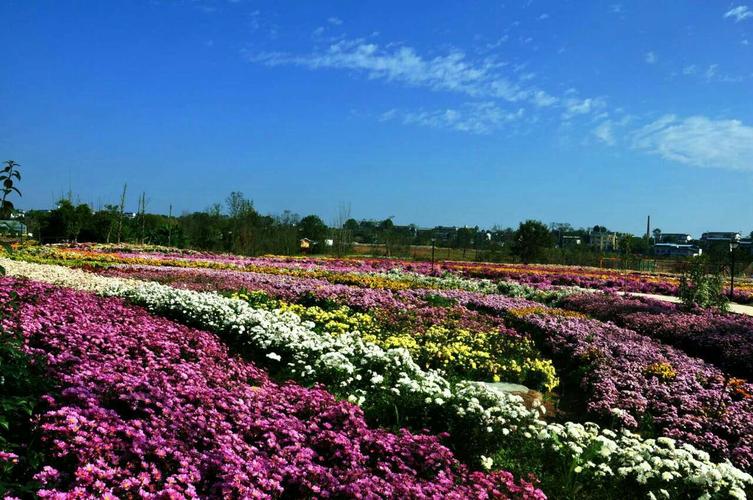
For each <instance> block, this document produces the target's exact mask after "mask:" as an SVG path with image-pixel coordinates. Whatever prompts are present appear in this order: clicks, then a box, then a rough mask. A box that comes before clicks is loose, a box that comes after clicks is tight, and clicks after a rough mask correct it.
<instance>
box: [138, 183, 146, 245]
mask: <svg viewBox="0 0 753 500" xmlns="http://www.w3.org/2000/svg"><path fill="white" fill-rule="evenodd" d="M139 212H140V213H141V244H142V245H143V244H144V232H145V229H146V192H143V191H142V193H141V199H140V200H139Z"/></svg>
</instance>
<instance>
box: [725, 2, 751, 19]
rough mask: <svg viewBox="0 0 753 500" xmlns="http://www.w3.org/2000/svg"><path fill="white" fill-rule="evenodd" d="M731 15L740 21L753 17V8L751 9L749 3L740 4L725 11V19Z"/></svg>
mask: <svg viewBox="0 0 753 500" xmlns="http://www.w3.org/2000/svg"><path fill="white" fill-rule="evenodd" d="M729 17H734V18H735V22H736V23H739V22H740V21H744V20H745V19H749V18H751V17H753V10H750V8H749V7H748V6H747V5H738V6H737V7H734V8H732V9H730V10H728V11H727V12H725V13H724V18H725V19H726V18H729Z"/></svg>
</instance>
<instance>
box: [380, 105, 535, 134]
mask: <svg viewBox="0 0 753 500" xmlns="http://www.w3.org/2000/svg"><path fill="white" fill-rule="evenodd" d="M524 115H525V111H524V110H523V108H518V109H517V110H515V111H508V110H505V109H502V108H500V107H499V106H497V104H495V103H494V102H475V103H467V104H465V105H464V106H463V107H462V108H459V109H456V108H447V109H440V110H430V111H426V110H419V111H408V112H401V111H398V110H396V109H391V110H389V111H387V112H385V113H382V115H381V116H380V117H379V119H380V121H391V120H396V119H397V120H400V121H401V122H402V123H403V124H406V125H419V126H422V127H430V128H447V129H451V130H456V131H460V132H468V133H471V134H481V135H485V134H490V133H492V132H494V131H495V130H498V129H499V128H501V127H502V126H503V125H505V124H508V123H511V122H514V121H517V120H520V119H521V118H523V116H524Z"/></svg>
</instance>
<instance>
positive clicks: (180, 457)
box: [0, 278, 543, 498]
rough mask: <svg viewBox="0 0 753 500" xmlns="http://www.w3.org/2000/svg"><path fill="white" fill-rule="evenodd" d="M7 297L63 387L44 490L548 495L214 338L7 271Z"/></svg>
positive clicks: (0, 285) (47, 421) (43, 419)
mask: <svg viewBox="0 0 753 500" xmlns="http://www.w3.org/2000/svg"><path fill="white" fill-rule="evenodd" d="M11 294H13V295H14V296H15V297H16V298H17V302H19V303H20V306H19V307H18V308H17V309H11V310H8V311H5V312H6V313H8V317H6V318H5V320H4V326H5V327H10V328H19V329H20V330H21V331H22V333H23V335H24V337H25V340H26V344H27V345H28V346H29V347H28V349H29V351H30V352H31V353H34V354H39V355H42V356H44V358H45V360H46V363H47V368H48V372H49V374H50V375H51V377H52V378H54V379H55V380H56V382H57V383H58V384H59V391H58V392H57V393H56V394H55V395H50V396H47V397H46V398H45V399H46V402H45V403H46V404H45V406H46V407H45V409H44V411H43V413H42V414H41V415H40V416H39V426H40V427H41V429H42V439H43V442H44V443H45V445H46V447H47V448H48V450H49V454H50V458H49V461H48V463H47V464H46V465H45V466H44V467H43V468H42V470H40V472H39V473H38V474H37V479H38V480H39V481H40V482H41V483H42V484H43V489H42V490H41V491H39V494H40V496H51V497H52V496H56V494H57V493H59V492H65V493H71V494H73V495H75V496H98V497H107V496H108V495H110V496H135V495H138V496H142V497H175V496H187V497H208V496H209V497H222V498H228V497H271V496H279V495H281V494H287V495H293V496H304V497H310V496H332V495H335V496H364V497H375V496H378V497H382V496H390V497H394V496H415V497H436V496H448V497H454V498H467V497H469V496H473V497H475V496H480V497H490V496H495V495H500V494H501V495H511V496H516V497H526V498H543V494H542V493H541V492H540V491H538V490H536V489H535V488H534V487H533V486H532V485H530V484H528V483H526V482H517V481H515V480H514V479H513V478H512V476H511V475H510V474H509V473H505V472H497V473H491V474H483V473H477V472H473V473H472V472H469V471H468V470H467V469H466V468H465V467H464V466H462V465H461V464H459V463H458V462H457V461H456V460H455V459H454V457H453V456H452V453H451V452H450V451H449V450H448V449H447V448H445V447H444V446H443V445H441V444H440V443H439V441H438V440H437V439H436V438H434V437H430V436H420V435H412V434H410V433H409V432H407V431H402V432H400V433H399V434H391V433H388V432H386V431H382V430H373V429H370V428H369V427H368V426H367V425H366V423H365V421H364V419H363V414H362V412H361V410H360V409H359V408H358V407H356V406H354V405H351V404H349V403H347V402H337V401H336V400H335V399H334V398H333V397H332V396H331V395H330V394H328V393H327V392H325V391H324V390H322V389H320V388H312V389H306V388H303V387H300V386H297V385H294V384H286V385H282V386H280V385H277V384H275V383H274V382H271V381H270V380H269V379H268V377H267V376H266V374H265V373H264V372H263V371H261V370H259V369H258V368H256V367H255V366H254V365H252V364H250V363H247V362H244V361H240V360H238V359H234V358H232V357H231V356H229V354H228V352H227V349H226V348H225V347H224V346H222V345H221V344H220V343H219V342H218V341H217V339H216V337H214V336H213V335H211V334H208V333H206V332H202V331H199V330H195V329H192V328H188V327H185V326H181V325H177V324H175V323H172V322H170V321H168V320H165V319H160V318H155V317H153V316H151V315H149V314H147V313H146V312H145V311H144V310H143V309H140V308H134V307H131V306H126V305H124V304H123V302H122V301H120V300H119V299H113V298H110V299H107V298H98V297H96V296H94V295H91V294H88V293H83V292H77V291H73V290H70V289H64V288H58V287H52V286H49V285H44V284H39V283H34V282H24V281H15V280H12V279H7V278H3V279H2V280H1V281H0V295H1V296H2V301H0V302H2V303H3V304H4V305H7V304H8V298H9V297H10V295H11ZM74 318H75V320H74Z"/></svg>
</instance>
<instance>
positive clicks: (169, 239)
mask: <svg viewBox="0 0 753 500" xmlns="http://www.w3.org/2000/svg"><path fill="white" fill-rule="evenodd" d="M167 246H169V247H171V246H173V204H172V203H170V210H169V211H168V213H167Z"/></svg>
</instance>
